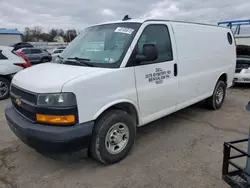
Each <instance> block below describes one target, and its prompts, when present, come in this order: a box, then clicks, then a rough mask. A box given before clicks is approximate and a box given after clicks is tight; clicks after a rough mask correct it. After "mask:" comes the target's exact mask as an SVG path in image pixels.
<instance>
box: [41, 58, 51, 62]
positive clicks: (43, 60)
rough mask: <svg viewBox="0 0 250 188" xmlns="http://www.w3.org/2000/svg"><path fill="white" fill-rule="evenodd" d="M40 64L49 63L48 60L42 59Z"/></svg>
mask: <svg viewBox="0 0 250 188" xmlns="http://www.w3.org/2000/svg"><path fill="white" fill-rule="evenodd" d="M41 62H42V63H46V62H49V59H48V58H43V59H42V61H41Z"/></svg>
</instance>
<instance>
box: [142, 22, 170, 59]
mask: <svg viewBox="0 0 250 188" xmlns="http://www.w3.org/2000/svg"><path fill="white" fill-rule="evenodd" d="M150 43H151V44H155V45H156V48H157V50H158V58H157V59H156V60H155V61H153V62H152V63H158V62H164V61H172V60H173V53H172V45H171V40H170V36H169V31H168V28H167V26H165V25H149V26H147V27H146V28H145V29H144V31H143V33H142V35H141V37H140V39H139V41H138V52H139V53H140V54H142V52H143V45H144V44H150Z"/></svg>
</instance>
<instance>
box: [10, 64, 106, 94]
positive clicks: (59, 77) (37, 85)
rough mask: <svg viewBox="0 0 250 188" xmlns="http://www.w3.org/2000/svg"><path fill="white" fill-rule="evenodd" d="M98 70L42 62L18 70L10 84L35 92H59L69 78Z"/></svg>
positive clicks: (97, 69)
mask: <svg viewBox="0 0 250 188" xmlns="http://www.w3.org/2000/svg"><path fill="white" fill-rule="evenodd" d="M99 70H101V68H94V67H82V66H72V65H62V64H56V63H44V64H39V65H35V66H32V67H30V68H26V69H24V70H22V71H20V72H18V73H17V74H16V75H15V76H14V77H13V79H12V84H14V85H16V86H18V87H20V88H23V89H25V90H28V91H32V92H35V93H53V92H61V89H62V86H63V84H65V83H66V82H68V81H70V80H71V79H74V78H77V77H79V76H83V75H86V74H89V73H93V72H97V71H99Z"/></svg>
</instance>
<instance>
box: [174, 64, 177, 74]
mask: <svg viewBox="0 0 250 188" xmlns="http://www.w3.org/2000/svg"><path fill="white" fill-rule="evenodd" d="M177 75H178V67H177V64H176V63H175V64H174V76H177Z"/></svg>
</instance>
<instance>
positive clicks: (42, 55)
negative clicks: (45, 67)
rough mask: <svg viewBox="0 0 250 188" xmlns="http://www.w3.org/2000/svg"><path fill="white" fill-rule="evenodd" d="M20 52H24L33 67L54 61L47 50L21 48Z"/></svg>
mask: <svg viewBox="0 0 250 188" xmlns="http://www.w3.org/2000/svg"><path fill="white" fill-rule="evenodd" d="M18 52H22V53H23V54H24V55H25V56H26V57H27V58H28V60H29V61H30V63H31V64H32V65H35V64H39V63H46V62H50V61H51V60H52V56H51V54H50V53H49V52H48V51H47V50H43V49H40V48H21V49H19V50H18Z"/></svg>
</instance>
